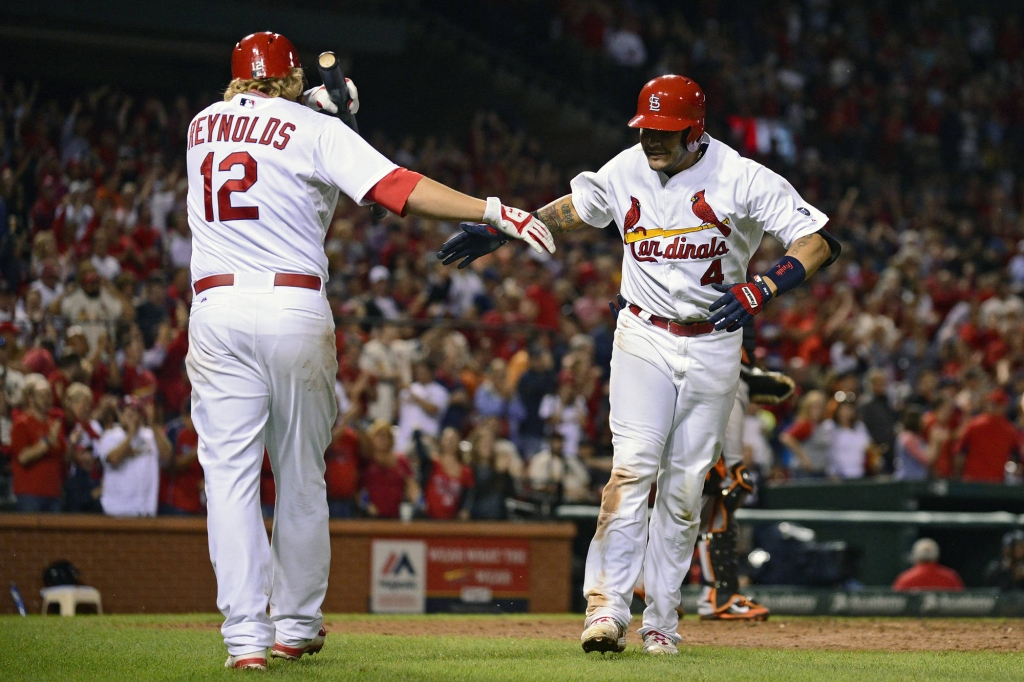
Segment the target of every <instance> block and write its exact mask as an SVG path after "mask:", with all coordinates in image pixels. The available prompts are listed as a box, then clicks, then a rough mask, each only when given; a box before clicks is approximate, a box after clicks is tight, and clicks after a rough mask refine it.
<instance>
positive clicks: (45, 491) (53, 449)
mask: <svg viewBox="0 0 1024 682" xmlns="http://www.w3.org/2000/svg"><path fill="white" fill-rule="evenodd" d="M22 395H23V397H24V401H25V409H24V411H23V412H22V413H21V414H20V415H18V416H17V417H16V418H15V419H14V424H13V425H12V426H11V469H12V473H13V475H14V495H15V497H16V498H17V502H16V504H15V509H16V510H17V511H20V512H59V511H60V496H61V490H62V488H63V486H64V455H65V453H66V451H67V441H66V440H65V438H64V432H63V424H62V419H61V418H59V417H55V416H53V415H51V414H50V410H51V408H52V407H53V392H52V390H51V388H50V383H49V382H48V381H47V380H46V377H44V376H43V375H41V374H29V375H28V376H27V377H25V384H24V388H23V393H22Z"/></svg>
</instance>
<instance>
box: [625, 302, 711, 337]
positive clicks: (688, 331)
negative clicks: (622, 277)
mask: <svg viewBox="0 0 1024 682" xmlns="http://www.w3.org/2000/svg"><path fill="white" fill-rule="evenodd" d="M629 312H631V313H633V314H634V315H636V316H637V317H639V318H640V319H641V320H642V319H644V318H643V316H642V315H641V313H643V312H644V310H643V308H641V307H640V306H638V305H634V304H632V303H630V304H629ZM647 321H648V322H650V323H651V324H653V325H654V326H655V327H658V328H660V329H664V330H665V331H667V332H668V333H669V334H672V335H673V336H704V335H705V334H710V333H711V332H713V331H715V325H713V324H711V323H710V322H694V323H692V324H683V323H682V322H676V321H675V320H670V319H668V318H667V317H658V316H657V315H651V316H650V317H648V318H647Z"/></svg>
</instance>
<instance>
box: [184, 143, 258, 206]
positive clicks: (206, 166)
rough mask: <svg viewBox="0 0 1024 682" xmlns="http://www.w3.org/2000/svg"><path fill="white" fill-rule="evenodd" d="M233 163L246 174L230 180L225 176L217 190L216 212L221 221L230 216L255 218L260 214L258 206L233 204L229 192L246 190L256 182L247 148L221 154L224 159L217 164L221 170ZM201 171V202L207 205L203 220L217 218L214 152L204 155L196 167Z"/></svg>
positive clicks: (228, 167) (226, 168) (252, 160)
mask: <svg viewBox="0 0 1024 682" xmlns="http://www.w3.org/2000/svg"><path fill="white" fill-rule="evenodd" d="M235 166H241V167H242V168H244V169H245V175H243V176H242V177H240V178H235V179H233V180H227V181H226V182H225V183H224V184H223V185H221V186H220V189H218V190H217V212H218V213H219V214H220V221H221V222H222V223H223V222H227V221H229V220H256V219H258V218H259V217H260V208H259V206H232V205H231V194H232V193H233V192H245V191H247V190H248V189H249V188H250V187H252V186H253V185H255V184H256V159H254V158H252V156H251V155H250V154H249V152H233V153H231V154H228V155H227V156H225V157H224V160H223V161H221V162H220V164H219V165H218V166H217V170H219V171H221V172H225V171H229V170H231V169H232V168H234V167H235ZM199 172H200V173H202V174H203V205H204V206H205V208H206V222H208V223H211V222H213V221H214V220H216V218H215V217H214V215H213V152H210V153H209V154H207V155H206V158H205V159H203V165H201V166H200V167H199Z"/></svg>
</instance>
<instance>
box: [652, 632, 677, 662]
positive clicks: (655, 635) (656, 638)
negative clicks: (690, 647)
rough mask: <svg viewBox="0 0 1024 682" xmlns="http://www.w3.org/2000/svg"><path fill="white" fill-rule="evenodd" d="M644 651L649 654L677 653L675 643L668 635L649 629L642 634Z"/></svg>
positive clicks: (670, 654)
mask: <svg viewBox="0 0 1024 682" xmlns="http://www.w3.org/2000/svg"><path fill="white" fill-rule="evenodd" d="M644 653H645V654H649V655H651V656H675V655H676V654H678V653H679V649H677V648H676V643H675V642H674V641H673V640H672V638H671V637H669V636H668V635H666V634H664V633H662V632H658V631H657V630H651V631H650V632H647V633H645V634H644Z"/></svg>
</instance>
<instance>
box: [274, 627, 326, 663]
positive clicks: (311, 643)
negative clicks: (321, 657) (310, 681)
mask: <svg viewBox="0 0 1024 682" xmlns="http://www.w3.org/2000/svg"><path fill="white" fill-rule="evenodd" d="M325 637H327V631H326V630H324V629H323V628H320V632H318V633H317V635H316V637H314V638H313V639H310V640H306V642H305V644H302V645H300V646H285V645H284V644H281V643H280V642H274V648H273V649H271V650H270V655H271V657H273V658H283V659H285V660H286V661H297V660H299V659H300V658H302V657H303V656H304V655H306V654H309V655H313V654H316V653H320V650H321V649H323V648H324V638H325Z"/></svg>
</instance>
